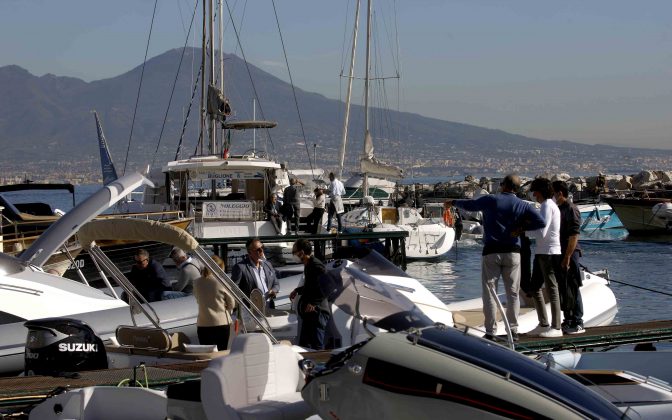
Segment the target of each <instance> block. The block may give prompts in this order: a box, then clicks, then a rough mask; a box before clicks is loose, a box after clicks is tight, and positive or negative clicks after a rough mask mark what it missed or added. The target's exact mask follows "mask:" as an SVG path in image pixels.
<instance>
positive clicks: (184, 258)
mask: <svg viewBox="0 0 672 420" xmlns="http://www.w3.org/2000/svg"><path fill="white" fill-rule="evenodd" d="M170 258H171V259H172V260H173V261H174V262H175V267H177V271H178V272H179V275H178V277H177V281H176V282H175V283H173V285H172V289H173V290H169V291H166V292H163V293H162V295H161V299H162V300H168V299H177V298H181V297H184V296H187V295H190V294H192V293H193V290H194V281H195V280H196V279H197V278H199V277H200V276H201V265H200V264H199V263H198V262H197V261H196V260H194V259H193V258H191V257H190V256H189V255H187V254H186V253H185V252H184V251H183V250H181V249H180V248H173V250H172V251H171V252H170Z"/></svg>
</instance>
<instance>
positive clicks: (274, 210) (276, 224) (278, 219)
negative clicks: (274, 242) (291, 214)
mask: <svg viewBox="0 0 672 420" xmlns="http://www.w3.org/2000/svg"><path fill="white" fill-rule="evenodd" d="M264 212H265V213H266V220H270V222H271V223H272V224H273V228H274V229H275V233H277V234H278V235H279V234H281V233H282V214H281V208H280V202H279V201H278V195H277V194H271V198H270V199H269V200H268V201H267V202H266V205H265V206H264Z"/></svg>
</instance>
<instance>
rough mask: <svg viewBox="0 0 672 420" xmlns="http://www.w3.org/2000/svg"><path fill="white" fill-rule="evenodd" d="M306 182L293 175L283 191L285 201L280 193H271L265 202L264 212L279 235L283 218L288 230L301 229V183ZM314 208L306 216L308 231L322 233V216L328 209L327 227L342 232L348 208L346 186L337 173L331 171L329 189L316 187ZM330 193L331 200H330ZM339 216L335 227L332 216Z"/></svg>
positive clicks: (296, 232)
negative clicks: (333, 227) (279, 195)
mask: <svg viewBox="0 0 672 420" xmlns="http://www.w3.org/2000/svg"><path fill="white" fill-rule="evenodd" d="M301 185H304V184H303V183H302V182H301V181H300V180H298V179H297V178H290V180H289V186H288V187H287V188H285V189H284V190H283V192H282V203H281V202H280V200H279V199H278V195H277V194H275V193H274V194H271V196H270V198H269V200H268V201H267V202H266V204H265V205H264V212H265V213H266V220H268V221H270V222H272V224H273V228H274V229H275V232H276V233H277V234H278V235H282V234H283V232H282V225H283V222H285V223H286V224H287V233H288V234H289V233H292V234H295V235H298V233H299V219H300V211H301V201H300V194H299V186H301ZM313 194H314V195H313V210H312V212H311V213H310V214H309V215H308V216H307V217H306V229H305V232H306V233H312V234H317V233H320V231H321V230H320V227H321V225H322V218H323V216H324V213H325V212H327V227H326V231H327V232H330V233H336V232H342V230H343V223H342V220H341V216H342V214H343V213H344V212H345V209H344V207H343V199H342V197H343V195H344V194H345V186H344V185H343V183H342V182H341V181H340V180H339V179H338V178H337V177H336V175H334V173H333V172H332V173H330V174H329V185H328V186H327V188H326V190H325V189H323V188H321V187H316V188H315V189H314V190H313ZM327 196H328V197H329V203H328V204H327ZM334 217H335V218H336V223H337V228H336V229H335V230H333V231H332V227H331V224H332V219H333V218H334Z"/></svg>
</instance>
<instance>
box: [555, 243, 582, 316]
mask: <svg viewBox="0 0 672 420" xmlns="http://www.w3.org/2000/svg"><path fill="white" fill-rule="evenodd" d="M580 256H581V253H580V252H579V251H575V252H574V253H573V254H572V257H571V258H570V260H569V270H567V271H565V270H563V269H562V268H561V267H559V266H558V267H556V270H555V272H556V277H557V279H558V289H559V291H560V305H561V307H562V314H563V318H564V324H567V325H569V326H570V327H575V326H577V325H583V299H581V291H580V290H579V287H581V270H580V268H579V258H580Z"/></svg>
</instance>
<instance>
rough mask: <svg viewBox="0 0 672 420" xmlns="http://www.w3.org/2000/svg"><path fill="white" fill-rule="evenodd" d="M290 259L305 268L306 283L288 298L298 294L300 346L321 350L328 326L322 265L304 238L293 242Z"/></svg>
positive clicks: (327, 309)
mask: <svg viewBox="0 0 672 420" xmlns="http://www.w3.org/2000/svg"><path fill="white" fill-rule="evenodd" d="M292 256H293V257H294V258H295V259H296V260H297V262H298V261H300V262H301V263H302V264H303V265H304V266H305V267H304V271H303V273H304V279H305V283H304V284H303V286H300V287H297V288H296V289H294V290H293V291H292V293H291V294H290V295H289V298H290V299H294V298H295V297H296V295H297V294H300V295H301V298H300V299H299V305H298V310H297V312H298V313H299V316H300V317H301V332H300V333H299V346H301V347H306V348H310V349H313V350H323V349H324V339H325V335H326V330H327V324H328V323H329V319H330V318H331V312H330V311H329V303H328V302H327V298H326V296H325V295H324V294H323V293H322V289H321V288H320V276H321V275H322V274H324V272H325V269H324V264H323V263H322V261H320V260H319V259H317V258H316V257H314V256H313V246H312V245H311V243H310V242H309V241H308V240H306V239H299V240H298V241H296V242H294V246H293V247H292Z"/></svg>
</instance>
